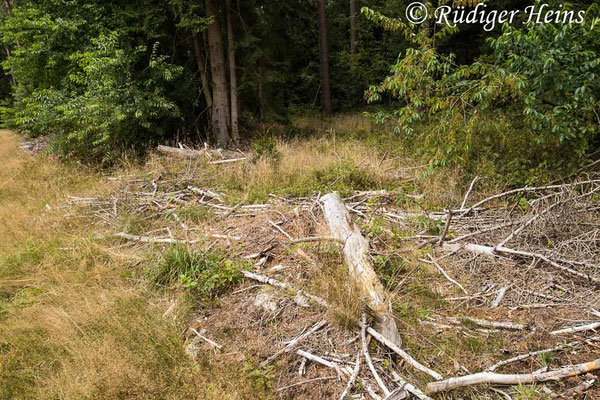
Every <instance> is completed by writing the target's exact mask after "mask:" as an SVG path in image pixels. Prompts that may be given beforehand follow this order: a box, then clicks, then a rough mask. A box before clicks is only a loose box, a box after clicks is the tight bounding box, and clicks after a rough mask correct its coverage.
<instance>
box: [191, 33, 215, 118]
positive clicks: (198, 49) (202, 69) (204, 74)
mask: <svg viewBox="0 0 600 400" xmlns="http://www.w3.org/2000/svg"><path fill="white" fill-rule="evenodd" d="M192 39H193V41H194V54H195V55H196V63H197V64H198V72H199V73H200V79H201V80H202V93H204V99H205V100H206V107H207V108H208V115H209V118H210V116H211V115H212V106H213V104H212V94H211V90H210V83H209V80H208V71H207V70H206V61H205V59H204V55H203V54H202V53H203V52H202V45H201V44H200V37H199V35H198V34H197V33H194V35H193V37H192Z"/></svg>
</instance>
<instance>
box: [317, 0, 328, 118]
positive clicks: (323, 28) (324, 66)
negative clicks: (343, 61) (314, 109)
mask: <svg viewBox="0 0 600 400" xmlns="http://www.w3.org/2000/svg"><path fill="white" fill-rule="evenodd" d="M318 2H319V49H320V54H321V88H322V89H321V99H322V100H321V107H322V110H323V114H324V115H325V116H330V115H331V89H330V86H329V51H328V49H327V17H326V15H325V0H318Z"/></svg>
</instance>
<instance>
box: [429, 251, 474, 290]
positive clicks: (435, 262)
mask: <svg viewBox="0 0 600 400" xmlns="http://www.w3.org/2000/svg"><path fill="white" fill-rule="evenodd" d="M427 257H429V260H430V263H431V264H433V265H434V266H435V267H436V268H437V269H438V271H440V272H441V273H442V275H444V277H445V278H446V279H447V280H448V281H449V282H450V283H452V284H454V285H456V286H458V287H459V288H460V290H462V292H463V293H464V294H466V295H467V296H469V292H467V289H465V288H464V287H463V285H461V284H460V283H458V281H456V280H454V279H452V278H451V277H450V275H448V274H447V273H446V271H444V269H443V268H442V267H441V266H440V264H439V263H438V262H437V261H436V260H435V258H433V256H432V255H431V254H427Z"/></svg>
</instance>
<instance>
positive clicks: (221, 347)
mask: <svg viewBox="0 0 600 400" xmlns="http://www.w3.org/2000/svg"><path fill="white" fill-rule="evenodd" d="M192 332H194V333H195V334H196V336H198V337H199V338H200V339H202V340H204V341H205V342H206V343H208V344H210V345H211V346H212V347H215V348H217V349H219V350H221V349H223V346H221V345H220V344H218V343H217V342H214V341H212V340H210V339H209V338H207V337H206V336H204V335H202V334H200V332H198V331H197V330H195V329H194V328H192Z"/></svg>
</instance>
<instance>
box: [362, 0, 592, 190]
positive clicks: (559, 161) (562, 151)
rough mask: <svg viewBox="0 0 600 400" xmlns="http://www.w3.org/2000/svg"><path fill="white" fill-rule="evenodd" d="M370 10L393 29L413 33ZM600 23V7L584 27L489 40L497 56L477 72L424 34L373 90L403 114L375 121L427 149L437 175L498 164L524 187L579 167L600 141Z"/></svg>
mask: <svg viewBox="0 0 600 400" xmlns="http://www.w3.org/2000/svg"><path fill="white" fill-rule="evenodd" d="M364 12H365V14H366V15H367V16H368V17H369V18H371V19H372V20H373V21H375V22H378V23H380V24H382V25H383V26H385V27H387V28H389V29H401V30H404V31H406V32H408V31H409V30H410V28H409V27H407V26H405V25H404V24H402V23H401V22H397V21H394V20H391V19H388V18H386V17H384V16H381V15H379V14H377V13H374V12H373V11H370V10H365V11H364ZM597 15H598V7H597V6H596V5H594V6H592V7H591V8H590V9H589V10H588V11H587V20H586V22H585V23H584V24H563V25H554V24H531V25H528V26H526V27H524V28H522V29H518V28H515V27H510V26H505V27H504V29H503V32H502V35H500V36H499V37H498V38H496V39H493V38H492V39H489V41H488V42H489V46H490V48H491V50H492V54H491V55H489V56H485V57H481V58H480V60H479V61H476V62H474V63H472V64H468V65H457V64H456V63H455V62H454V55H453V54H448V55H444V54H441V53H440V52H439V51H438V50H437V49H436V48H435V47H434V46H433V43H434V39H435V38H429V39H428V38H426V37H423V36H422V35H421V36H420V35H415V39H414V40H413V42H414V43H415V44H416V45H417V47H415V48H411V49H408V50H407V51H406V52H405V53H404V56H403V57H401V58H399V60H398V62H397V63H396V64H394V65H393V67H392V74H391V75H390V76H388V77H387V78H386V79H385V80H384V81H383V82H382V83H381V84H379V85H377V86H372V87H371V88H370V89H369V90H368V91H367V92H366V97H367V99H368V101H370V102H376V101H380V100H382V99H383V97H382V96H383V95H384V94H385V95H389V96H392V97H393V98H396V99H398V100H399V106H398V107H397V108H396V109H395V110H393V111H386V110H383V111H380V112H378V113H376V114H374V117H375V119H376V121H377V122H380V123H381V122H384V121H386V120H389V119H391V120H393V121H394V122H395V124H396V132H397V134H399V135H404V136H405V137H409V138H411V139H412V140H414V141H416V142H417V143H419V145H420V146H422V147H423V149H424V151H423V153H424V154H425V155H426V156H427V157H428V158H429V160H430V162H431V165H432V166H433V167H436V166H444V165H449V164H453V163H461V164H463V165H469V164H470V162H471V161H477V160H489V159H495V160H496V163H497V165H498V171H497V172H498V173H503V174H505V175H508V176H509V178H513V179H515V180H524V179H527V177H531V176H532V175H535V174H536V173H538V171H539V170H540V169H543V168H548V167H553V168H566V167H570V166H571V167H572V166H574V165H576V164H577V162H579V161H580V160H581V159H582V158H583V157H585V155H586V154H588V153H589V151H590V150H592V149H593V148H594V145H595V144H597V143H598V141H599V139H600V125H599V123H598V122H599V118H600V117H599V116H598V115H599V113H600V79H599V75H598V74H599V73H600V33H599V29H598V26H599V22H600V19H599V18H597ZM449 33H454V32H445V33H444V34H449ZM473 164H475V163H473ZM473 164H471V165H473ZM523 170H525V171H526V173H525V174H522V171H523ZM511 174H515V175H511Z"/></svg>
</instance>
